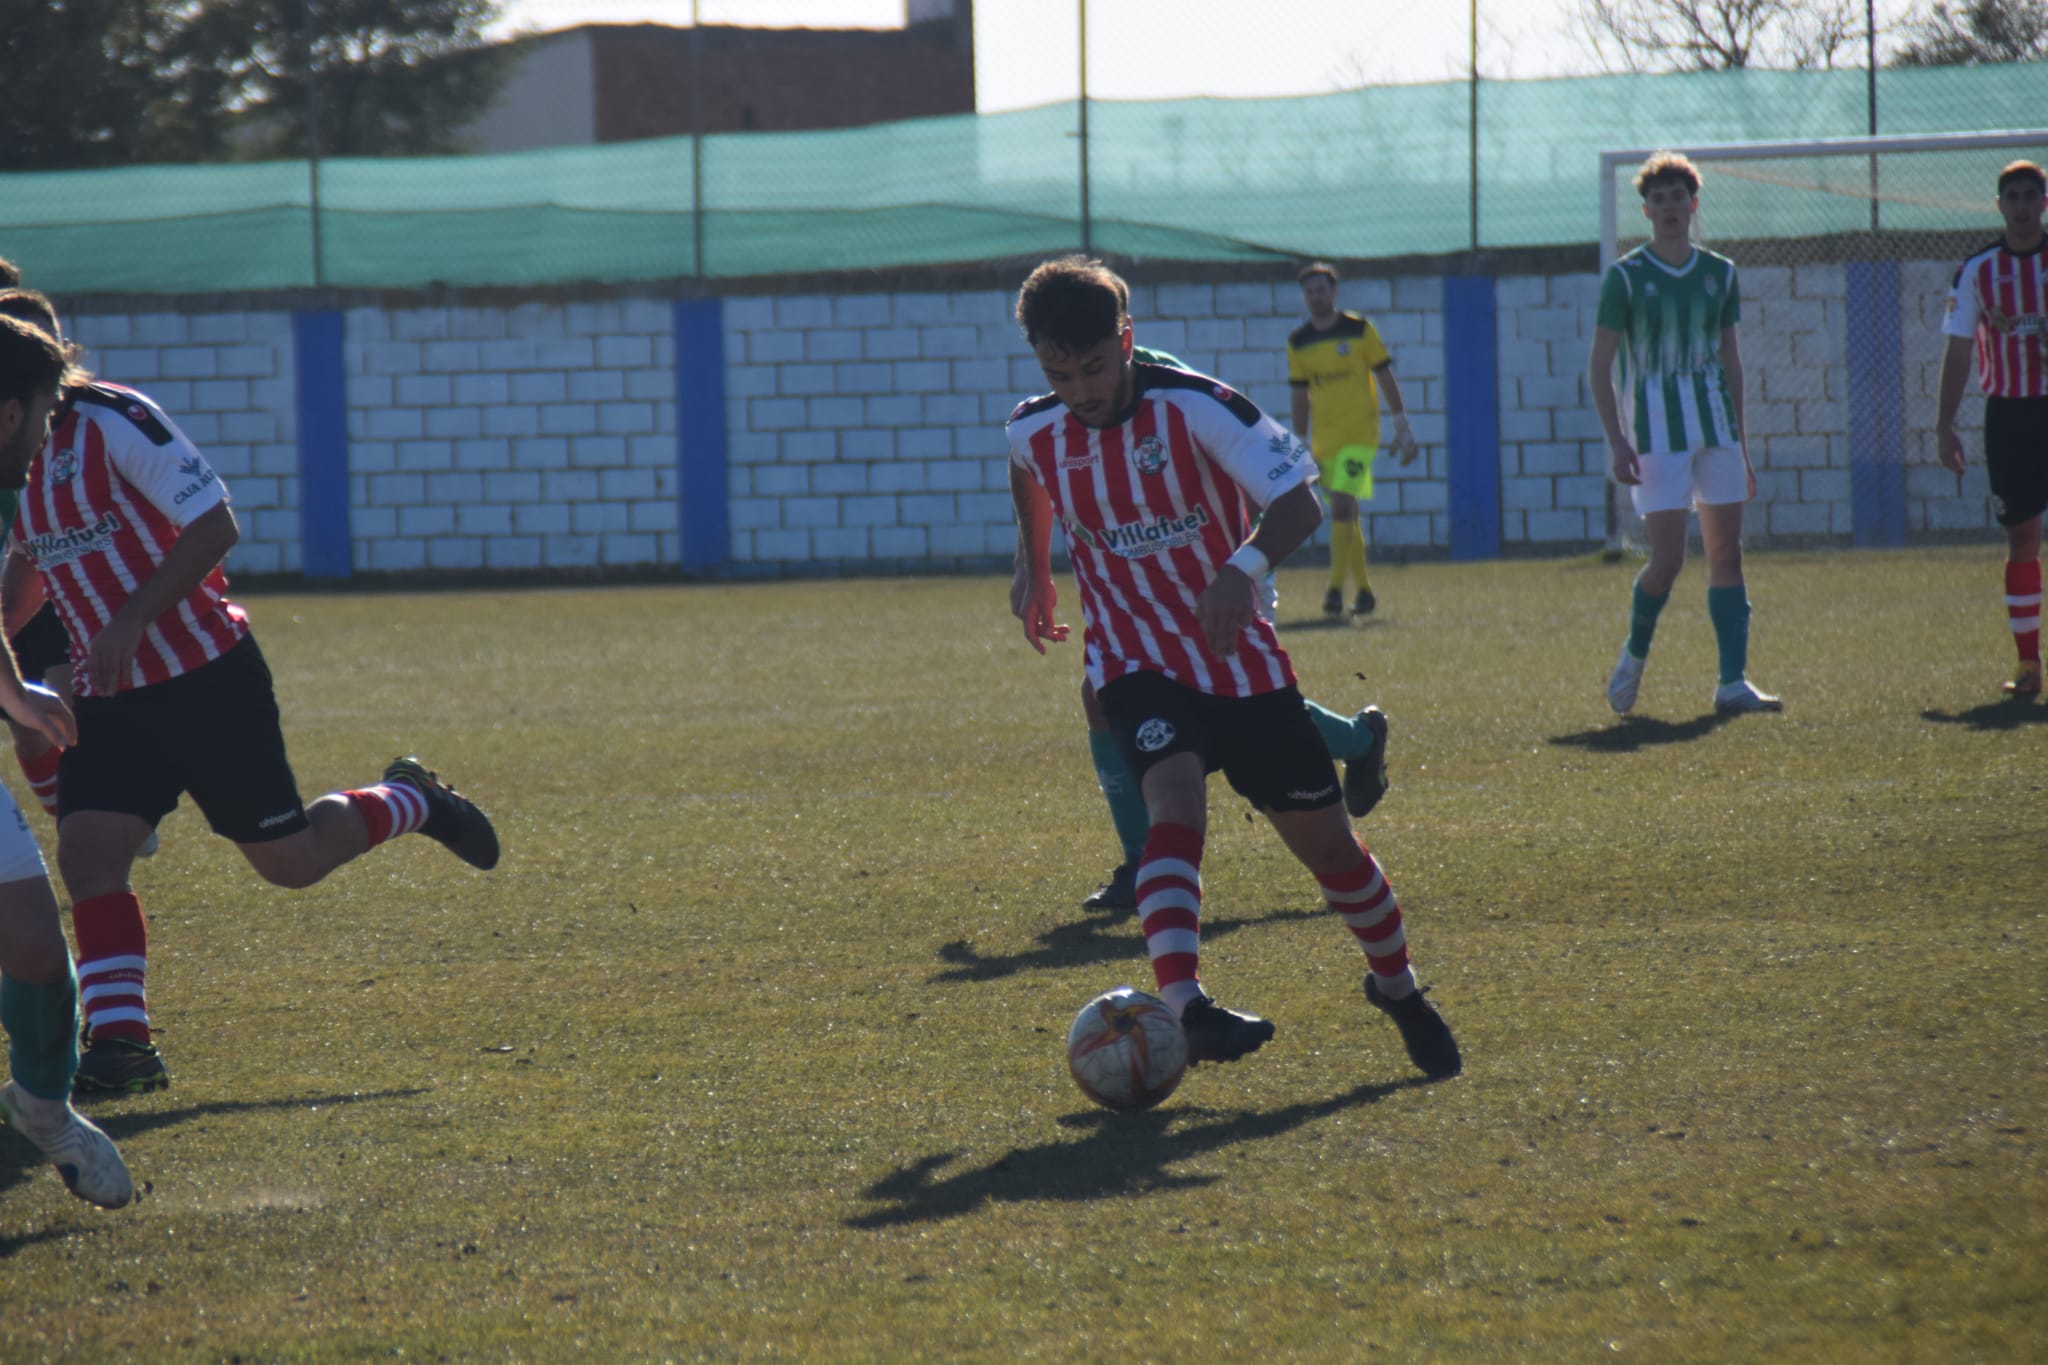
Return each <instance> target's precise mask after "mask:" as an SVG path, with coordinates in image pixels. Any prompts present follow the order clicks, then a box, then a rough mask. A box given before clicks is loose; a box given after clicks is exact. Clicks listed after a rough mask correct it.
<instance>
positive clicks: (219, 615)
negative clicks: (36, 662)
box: [14, 384, 249, 696]
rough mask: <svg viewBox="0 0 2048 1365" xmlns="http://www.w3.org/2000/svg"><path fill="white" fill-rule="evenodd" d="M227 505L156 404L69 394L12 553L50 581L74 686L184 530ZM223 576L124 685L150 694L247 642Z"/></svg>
mask: <svg viewBox="0 0 2048 1365" xmlns="http://www.w3.org/2000/svg"><path fill="white" fill-rule="evenodd" d="M227 500H228V494H227V489H226V488H225V487H224V486H222V484H221V481H220V478H219V476H217V475H216V474H215V473H214V472H213V468H212V466H210V465H208V464H207V462H206V458H205V456H203V455H201V454H200V453H199V448H198V447H197V446H195V445H193V444H192V442H191V440H190V439H188V438H187V437H186V435H185V433H184V432H182V431H180V430H178V428H177V426H176V424H174V423H173V422H172V421H171V419H170V418H169V417H167V416H165V415H164V412H163V409H161V408H159V407H158V406H157V405H156V404H155V402H153V401H152V400H151V399H150V398H148V397H147V396H146V395H144V394H141V393H137V392H136V391H135V390H133V389H126V388H122V387H120V386H118V385H115V384H92V385H89V386H87V387H85V388H82V389H76V390H73V391H71V392H70V393H68V394H66V395H65V398H64V401H63V403H62V404H61V405H60V406H59V407H58V410H57V416H56V420H55V422H54V423H53V424H52V426H51V431H50V439H49V440H48V441H47V442H45V443H44V445H43V448H42V450H41V451H40V452H38V453H37V455H36V458H35V459H34V461H32V462H31V463H30V465H29V469H28V484H27V486H26V487H25V488H23V489H22V490H21V501H20V505H19V507H18V508H17V509H16V512H15V517H14V542H15V544H16V546H17V547H19V548H20V549H22V550H23V551H25V552H26V553H27V554H28V556H29V558H30V559H31V560H32V561H34V563H35V566H36V568H37V569H39V570H40V571H41V572H42V575H43V582H44V584H45V586H46V587H47V588H48V590H49V595H50V597H51V599H52V600H53V601H54V602H55V603H56V604H57V611H58V614H59V615H61V616H62V617H63V618H64V624H65V626H66V628H67V629H69V630H70V632H71V662H72V665H73V668H74V672H75V675H76V676H75V686H76V687H77V688H78V691H79V693H80V694H81V695H84V696H91V695H93V691H92V679H91V675H90V672H89V670H88V669H87V668H86V667H85V658H86V651H87V650H88V649H89V648H90V647H91V645H92V641H93V638H94V637H95V636H97V635H98V634H99V633H100V631H101V630H102V629H104V628H105V627H106V625H107V623H108V622H110V621H112V620H113V619H114V614H115V613H116V612H118V611H120V609H121V607H122V604H123V603H125V602H127V600H128V599H129V597H131V596H132V595H133V594H134V593H135V590H136V589H137V588H139V587H141V586H142V584H144V583H146V582H148V581H149V578H150V576H151V575H152V574H154V573H155V572H156V570H157V566H158V565H160V564H162V563H163V559H164V555H165V554H166V553H167V552H168V551H169V550H170V548H171V545H172V543H173V542H175V541H176V540H177V538H178V535H179V533H180V532H181V531H183V529H184V528H185V527H187V526H189V525H191V524H192V522H193V521H195V520H197V519H198V518H199V516H200V515H201V514H202V513H205V512H208V511H211V510H212V509H213V508H215V507H217V506H219V505H220V504H221V503H224V502H226V501H227ZM227 586H228V580H227V575H226V574H224V573H222V572H221V570H220V566H219V565H215V566H214V567H213V569H212V571H211V572H209V573H208V574H207V575H206V579H205V581H204V582H202V583H201V584H200V585H199V587H197V588H196V589H194V590H193V591H192V592H191V593H190V594H188V595H187V596H186V598H185V599H184V600H183V601H181V602H179V603H178V604H177V605H176V606H175V607H173V608H171V610H169V611H167V612H165V613H164V614H163V615H162V616H159V617H158V618H157V619H156V620H155V621H153V622H151V623H150V625H149V627H148V629H146V630H144V631H143V633H142V643H141V645H140V646H139V647H138V648H137V649H136V651H135V666H134V668H133V669H132V671H131V672H130V674H129V677H128V681H127V683H126V684H125V685H126V686H129V687H146V686H148V685H149V684H151V683H159V682H163V681H164V680H165V679H167V678H175V677H177V676H178V675H179V674H181V673H188V672H190V671H191V670H193V669H195V668H197V667H199V666H200V665H201V664H204V663H207V662H209V661H210V660H213V659H217V658H219V657H220V656H221V655H222V654H225V653H226V652H227V651H228V650H229V649H231V648H233V647H234V646H235V645H236V644H237V643H238V642H239V641H240V640H241V639H242V637H243V636H245V635H247V634H248V633H249V624H248V620H247V618H246V617H245V616H244V615H243V613H242V609H241V608H240V607H238V606H236V605H235V604H234V603H232V602H230V601H228V600H227V597H226V593H227Z"/></svg>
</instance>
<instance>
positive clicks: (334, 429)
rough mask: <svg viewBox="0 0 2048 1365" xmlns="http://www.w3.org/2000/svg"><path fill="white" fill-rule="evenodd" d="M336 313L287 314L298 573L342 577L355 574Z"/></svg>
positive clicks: (344, 378) (344, 383) (344, 375)
mask: <svg viewBox="0 0 2048 1365" xmlns="http://www.w3.org/2000/svg"><path fill="white" fill-rule="evenodd" d="M344 334H345V333H344V327H343V322H342V316H341V314H340V313H339V312H338V311H336V310H334V309H319V310H313V311H308V312H303V313H294V314H292V352H293V356H294V363H293V372H294V379H295V381H296V384H297V398H298V405H297V406H298V410H299V430H298V436H299V571H300V572H301V573H303V574H305V575H306V577H308V578H347V577H349V575H350V574H352V573H353V572H354V571H355V552H354V542H353V541H352V540H351V538H350V534H349V514H348V503H349V495H348V370H347V366H346V363H345V361H344V360H343V358H342V341H343V338H344Z"/></svg>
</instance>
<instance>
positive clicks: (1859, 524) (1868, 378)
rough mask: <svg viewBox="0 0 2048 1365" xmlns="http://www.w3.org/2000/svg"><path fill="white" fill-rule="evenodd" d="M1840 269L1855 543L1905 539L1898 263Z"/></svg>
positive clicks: (1851, 265)
mask: <svg viewBox="0 0 2048 1365" xmlns="http://www.w3.org/2000/svg"><path fill="white" fill-rule="evenodd" d="M1845 274H1846V277H1847V292H1848V296H1849V307H1848V310H1847V311H1848V322H1847V328H1848V335H1847V336H1846V337H1845V338H1844V339H1843V340H1844V342H1845V345H1844V347H1843V351H1844V354H1845V356H1846V357H1847V360H1848V368H1849V511H1850V526H1851V533H1852V537H1853V539H1854V541H1855V543H1856V544H1857V545H1860V546H1896V545H1903V544H1905V543H1906V441H1905V402H1906V396H1905V392H1904V389H1903V387H1902V381H1903V379H1904V374H1905V372H1904V365H1905V342H1904V339H1903V338H1902V337H1901V336H1900V334H1899V326H1900V324H1899V263H1898V262H1897V261H1851V262H1850V263H1849V265H1848V267H1847V270H1846V271H1845Z"/></svg>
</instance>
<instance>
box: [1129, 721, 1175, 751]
mask: <svg viewBox="0 0 2048 1365" xmlns="http://www.w3.org/2000/svg"><path fill="white" fill-rule="evenodd" d="M1137 739H1138V752H1139V753H1141V754H1156V753H1158V752H1159V751H1160V750H1161V749H1164V748H1165V747H1166V746H1167V745H1169V744H1171V743H1173V726H1171V725H1169V724H1167V722H1165V721H1163V720H1161V719H1159V717H1157V716H1154V717H1153V718H1152V719H1150V720H1148V721H1146V722H1145V723H1144V724H1143V725H1140V726H1139V727H1138V735H1137Z"/></svg>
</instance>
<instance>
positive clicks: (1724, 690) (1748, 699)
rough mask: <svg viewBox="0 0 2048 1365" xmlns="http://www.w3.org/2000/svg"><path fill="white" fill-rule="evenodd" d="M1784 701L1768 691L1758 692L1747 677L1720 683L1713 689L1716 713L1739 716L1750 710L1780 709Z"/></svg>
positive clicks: (1783, 707) (1782, 707)
mask: <svg viewBox="0 0 2048 1365" xmlns="http://www.w3.org/2000/svg"><path fill="white" fill-rule="evenodd" d="M1784 709H1785V703H1784V702H1782V701H1780V700H1778V698H1776V697H1774V696H1772V695H1771V694H1770V693H1768V692H1759V691H1757V690H1756V688H1755V687H1754V686H1752V685H1751V683H1750V681H1749V680H1748V679H1747V678H1739V679H1737V680H1736V681H1734V682H1732V683H1722V684H1721V685H1720V686H1719V687H1717V688H1715V689H1714V711H1715V713H1716V714H1717V715H1723V716H1740V715H1744V714H1747V713H1748V712H1751V711H1782V710H1784Z"/></svg>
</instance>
